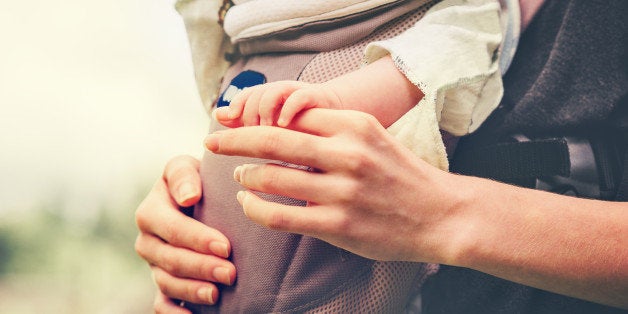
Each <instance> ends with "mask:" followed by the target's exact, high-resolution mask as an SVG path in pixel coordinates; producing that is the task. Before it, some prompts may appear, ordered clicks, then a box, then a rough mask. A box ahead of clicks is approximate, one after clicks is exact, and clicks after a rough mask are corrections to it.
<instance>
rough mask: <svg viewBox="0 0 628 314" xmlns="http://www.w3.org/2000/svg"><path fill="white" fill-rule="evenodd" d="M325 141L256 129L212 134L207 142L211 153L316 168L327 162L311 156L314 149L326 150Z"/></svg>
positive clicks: (272, 129)
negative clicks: (271, 160) (280, 161)
mask: <svg viewBox="0 0 628 314" xmlns="http://www.w3.org/2000/svg"><path fill="white" fill-rule="evenodd" d="M322 140H323V138H320V137H317V136H312V135H310V134H305V133H299V132H295V131H292V130H287V129H282V128H276V127H269V126H252V127H245V128H238V129H228V130H223V131H221V132H219V133H212V134H210V135H209V136H208V137H207V138H206V139H205V146H206V147H207V149H209V150H210V151H212V152H214V153H217V154H222V155H238V156H248V157H258V158H266V159H274V160H284V161H287V162H291V163H294V164H298V165H307V166H311V167H315V168H319V167H318V166H320V165H322V164H323V162H322V161H321V160H319V159H318V158H314V156H312V155H310V154H307V152H308V151H309V150H310V149H312V148H313V147H319V146H320V149H324V147H323V146H324V144H323V143H322V142H321V141H322Z"/></svg>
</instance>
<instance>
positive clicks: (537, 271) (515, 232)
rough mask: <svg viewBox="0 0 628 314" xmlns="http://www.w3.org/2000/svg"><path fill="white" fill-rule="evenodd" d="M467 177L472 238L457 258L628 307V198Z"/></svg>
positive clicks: (463, 262) (468, 230)
mask: <svg viewBox="0 0 628 314" xmlns="http://www.w3.org/2000/svg"><path fill="white" fill-rule="evenodd" d="M459 179H462V181H465V182H466V184H465V186H467V189H470V192H469V193H468V194H467V195H469V196H470V197H469V198H468V199H467V203H466V206H464V212H465V213H464V214H465V215H466V216H467V219H465V220H464V224H466V225H465V226H462V228H461V230H465V232H466V235H465V236H464V237H462V238H464V239H467V241H463V242H461V247H462V248H461V249H460V250H457V251H456V252H457V254H456V256H454V257H453V258H452V264H455V265H458V266H463V267H468V268H473V269H476V270H479V271H482V272H486V273H489V274H492V275H495V276H497V277H501V278H505V279H508V280H511V281H515V282H519V283H522V284H525V285H529V286H533V287H537V288H540V289H545V290H549V291H553V292H557V293H561V294H565V295H570V296H574V297H577V298H583V299H588V300H591V301H594V302H600V303H605V304H611V305H615V306H619V307H624V308H628V203H620V202H604V201H597V200H588V199H579V198H574V197H567V196H562V195H557V194H552V193H548V192H543V191H535V190H530V189H523V188H518V187H514V186H510V185H505V184H501V183H497V182H494V181H490V180H484V179H478V178H472V177H460V176H459Z"/></svg>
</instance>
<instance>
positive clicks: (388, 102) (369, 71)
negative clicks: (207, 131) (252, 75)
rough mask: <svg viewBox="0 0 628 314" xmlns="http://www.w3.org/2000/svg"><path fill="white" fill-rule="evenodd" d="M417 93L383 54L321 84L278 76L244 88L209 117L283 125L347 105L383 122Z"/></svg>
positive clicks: (389, 122) (236, 123) (414, 100)
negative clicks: (300, 115)
mask: <svg viewBox="0 0 628 314" xmlns="http://www.w3.org/2000/svg"><path fill="white" fill-rule="evenodd" d="M422 97H423V93H422V92H421V90H420V89H419V88H417V87H416V86H415V85H413V84H412V83H411V82H410V81H408V80H407V79H406V77H405V76H404V75H403V74H402V73H401V72H399V70H398V69H397V68H396V66H395V65H394V63H393V61H392V60H391V58H390V57H389V56H386V57H383V58H381V59H379V60H377V61H375V62H373V63H371V64H369V65H367V66H364V67H362V68H360V69H359V70H356V71H353V72H350V73H347V74H345V75H342V76H339V77H337V78H335V79H333V80H330V81H327V82H324V83H321V84H311V83H305V82H298V81H278V82H273V83H267V84H262V85H258V86H254V87H250V88H247V89H245V90H243V91H241V92H240V93H239V94H238V95H236V96H235V97H234V99H233V100H232V101H231V104H230V106H229V107H223V108H218V109H217V110H214V117H215V118H216V119H217V120H218V121H219V122H220V123H221V124H223V125H225V126H227V127H240V126H251V125H260V124H261V125H272V124H273V122H275V121H276V122H277V125H279V126H282V127H285V126H287V125H288V124H289V123H290V121H292V119H293V118H294V116H295V115H296V114H298V113H299V112H300V111H303V110H306V109H309V108H330V109H351V110H357V111H362V112H366V113H369V114H372V115H373V116H375V117H376V118H377V120H378V121H379V122H380V123H381V124H382V125H384V126H385V127H388V126H390V125H392V124H393V123H394V122H395V121H397V120H398V119H399V118H400V117H401V116H403V115H404V114H405V113H406V112H408V111H409V110H410V109H412V107H414V106H415V105H416V104H417V103H418V102H419V101H420V100H421V98H422ZM275 119H276V120H275Z"/></svg>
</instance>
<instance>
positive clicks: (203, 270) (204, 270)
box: [193, 263, 213, 279]
mask: <svg viewBox="0 0 628 314" xmlns="http://www.w3.org/2000/svg"><path fill="white" fill-rule="evenodd" d="M193 269H194V274H196V275H197V276H199V277H200V278H206V279H211V278H213V276H212V270H213V267H212V265H209V264H207V263H198V264H197V265H195V267H194V268H193Z"/></svg>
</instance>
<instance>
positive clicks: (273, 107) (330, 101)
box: [214, 81, 342, 127]
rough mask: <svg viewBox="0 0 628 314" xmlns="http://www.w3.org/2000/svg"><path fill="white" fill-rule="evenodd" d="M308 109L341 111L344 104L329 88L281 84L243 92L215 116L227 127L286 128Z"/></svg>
mask: <svg viewBox="0 0 628 314" xmlns="http://www.w3.org/2000/svg"><path fill="white" fill-rule="evenodd" d="M309 108H331V109H342V103H341V102H340V98H338V96H337V95H336V94H335V91H334V89H333V88H330V86H329V85H325V84H311V83H305V82H299V81H278V82H272V83H266V84H262V85H258V86H254V87H249V88H246V89H244V90H243V91H241V92H240V93H239V94H237V95H236V96H235V97H234V98H233V100H232V101H231V104H230V105H229V107H223V108H218V109H216V110H215V111H214V116H215V118H216V119H217V120H218V121H219V122H220V123H222V124H223V125H225V126H228V127H240V126H253V125H273V124H275V123H276V124H277V125H278V126H281V127H285V126H287V125H288V124H289V123H290V121H292V119H293V118H294V116H295V115H297V114H298V113H299V112H301V111H303V110H306V109H309Z"/></svg>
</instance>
